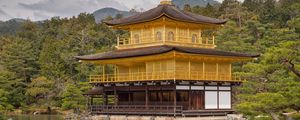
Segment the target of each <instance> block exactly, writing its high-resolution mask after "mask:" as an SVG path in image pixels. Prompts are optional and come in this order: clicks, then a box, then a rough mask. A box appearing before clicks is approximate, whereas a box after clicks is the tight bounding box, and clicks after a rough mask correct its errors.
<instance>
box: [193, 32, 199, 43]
mask: <svg viewBox="0 0 300 120" xmlns="http://www.w3.org/2000/svg"><path fill="white" fill-rule="evenodd" d="M197 42H198V37H197V35H196V34H193V35H192V43H197Z"/></svg>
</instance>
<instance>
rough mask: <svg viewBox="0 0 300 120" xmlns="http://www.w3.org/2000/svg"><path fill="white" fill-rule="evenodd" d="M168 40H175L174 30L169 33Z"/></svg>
mask: <svg viewBox="0 0 300 120" xmlns="http://www.w3.org/2000/svg"><path fill="white" fill-rule="evenodd" d="M168 41H174V33H173V32H172V31H171V32H169V33H168Z"/></svg>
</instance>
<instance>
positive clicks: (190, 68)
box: [189, 59, 191, 79]
mask: <svg viewBox="0 0 300 120" xmlns="http://www.w3.org/2000/svg"><path fill="white" fill-rule="evenodd" d="M189 79H191V60H190V59H189Z"/></svg>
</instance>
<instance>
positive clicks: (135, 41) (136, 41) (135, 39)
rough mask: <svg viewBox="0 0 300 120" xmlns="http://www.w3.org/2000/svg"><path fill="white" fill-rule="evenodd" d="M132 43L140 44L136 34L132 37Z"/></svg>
mask: <svg viewBox="0 0 300 120" xmlns="http://www.w3.org/2000/svg"><path fill="white" fill-rule="evenodd" d="M134 43H136V44H137V43H140V36H139V35H138V34H135V35H134Z"/></svg>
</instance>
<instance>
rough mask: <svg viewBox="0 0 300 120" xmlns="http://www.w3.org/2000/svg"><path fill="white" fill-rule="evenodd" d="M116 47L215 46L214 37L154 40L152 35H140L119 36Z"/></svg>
mask: <svg viewBox="0 0 300 120" xmlns="http://www.w3.org/2000/svg"><path fill="white" fill-rule="evenodd" d="M117 42H118V47H119V48H130V47H133V46H147V45H149V44H162V43H166V44H179V45H187V46H193V47H200V48H211V47H215V45H214V44H215V43H214V37H201V38H198V39H197V40H196V41H194V42H192V38H191V37H175V38H174V40H168V39H165V41H163V39H162V40H160V41H158V40H155V38H154V37H152V36H151V37H142V38H140V39H139V41H138V42H137V41H134V40H131V39H130V38H125V37H120V38H118V41H117Z"/></svg>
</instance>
